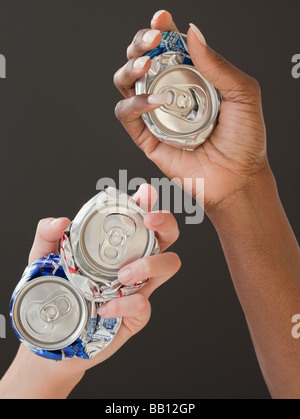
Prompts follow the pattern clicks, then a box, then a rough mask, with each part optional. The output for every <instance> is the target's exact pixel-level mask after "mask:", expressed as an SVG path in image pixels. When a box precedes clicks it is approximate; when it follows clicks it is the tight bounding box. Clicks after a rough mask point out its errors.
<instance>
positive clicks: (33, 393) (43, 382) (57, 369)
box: [0, 345, 85, 399]
mask: <svg viewBox="0 0 300 419" xmlns="http://www.w3.org/2000/svg"><path fill="white" fill-rule="evenodd" d="M71 364H72V360H70V361H66V362H55V361H52V360H48V359H45V358H41V357H39V356H37V355H35V354H34V353H33V352H31V351H30V350H29V349H27V348H26V347H25V346H24V345H21V346H20V349H19V351H18V354H17V356H16V358H15V359H14V361H13V363H12V365H11V367H10V368H9V370H8V371H7V373H6V374H5V376H4V377H3V379H2V380H1V382H0V398H9V399H19V398H21V399H22V398H23V399H40V398H42V399H44V398H46V399H47V398H50V399H52V398H53V399H55V398H59V399H61V398H66V397H67V396H68V395H69V393H70V392H71V391H72V390H73V388H74V387H75V386H76V385H77V384H78V383H79V381H80V380H81V379H82V378H83V376H84V373H85V371H83V370H82V368H78V367H77V366H75V368H73V365H71Z"/></svg>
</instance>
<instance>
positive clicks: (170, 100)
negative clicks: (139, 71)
mask: <svg viewBox="0 0 300 419" xmlns="http://www.w3.org/2000/svg"><path fill="white" fill-rule="evenodd" d="M158 59H161V57H158ZM152 65H153V64H152ZM147 93H149V94H155V93H160V94H165V95H166V97H167V102H166V104H164V105H163V106H161V107H160V108H158V109H156V110H154V111H151V112H149V114H150V116H151V119H152V121H153V123H154V124H155V125H156V126H157V127H158V128H159V129H160V130H161V131H162V132H163V133H165V134H167V135H170V136H172V135H173V136H175V137H176V136H180V137H182V136H189V135H192V134H196V133H197V132H199V131H201V130H205V129H206V128H207V127H208V126H209V125H210V124H211V123H212V122H213V121H214V119H215V118H216V115H217V113H218V97H217V92H216V90H215V89H214V88H213V86H212V85H211V84H210V83H208V82H207V81H206V80H205V79H204V78H203V77H202V76H201V74H200V73H199V72H198V70H197V69H196V68H195V67H192V66H187V65H176V66H173V67H169V68H167V69H166V70H165V71H163V72H162V73H161V74H160V75H158V76H157V77H156V78H155V79H154V80H153V82H152V83H151V85H150V86H149V89H148V92H147Z"/></svg>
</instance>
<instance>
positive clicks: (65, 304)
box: [40, 295, 72, 323]
mask: <svg viewBox="0 0 300 419" xmlns="http://www.w3.org/2000/svg"><path fill="white" fill-rule="evenodd" d="M71 309H72V305H71V302H70V301H69V300H68V298H67V297H66V296H64V295H58V296H56V297H54V298H52V299H51V300H49V301H47V302H45V303H44V304H43V305H42V306H41V308H40V316H41V319H42V320H43V321H44V322H46V323H53V322H56V321H57V320H61V319H63V318H64V317H66V316H67V315H68V314H69V313H70V311H71Z"/></svg>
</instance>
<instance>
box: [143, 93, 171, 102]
mask: <svg viewBox="0 0 300 419" xmlns="http://www.w3.org/2000/svg"><path fill="white" fill-rule="evenodd" d="M167 101H168V96H167V95H165V94H162V93H155V94H154V95H150V96H149V97H148V103H149V104H150V105H165V104H166V103H167Z"/></svg>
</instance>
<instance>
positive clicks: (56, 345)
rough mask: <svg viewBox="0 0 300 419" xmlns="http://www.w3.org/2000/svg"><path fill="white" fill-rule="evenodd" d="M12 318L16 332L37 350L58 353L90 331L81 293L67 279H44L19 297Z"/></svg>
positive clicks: (39, 279) (31, 285)
mask: <svg viewBox="0 0 300 419" xmlns="http://www.w3.org/2000/svg"><path fill="white" fill-rule="evenodd" d="M12 315H13V319H14V324H15V328H16V330H17V332H18V333H19V335H20V336H21V338H22V339H24V341H25V342H26V343H27V344H29V345H33V346H34V347H37V348H40V349H44V350H49V351H55V350H60V349H63V348H65V347H67V346H68V345H70V344H72V343H74V342H75V341H76V339H78V338H79V336H82V334H83V333H84V332H85V330H86V331H87V323H88V319H89V313H88V308H87V304H86V301H85V300H84V298H83V297H82V295H81V294H80V292H79V291H78V290H76V289H74V287H73V286H72V285H71V284H70V283H69V281H67V280H66V279H62V278H60V277H54V276H42V277H40V278H36V279H34V280H32V281H29V282H27V283H26V284H25V285H24V286H23V287H22V288H21V290H20V291H19V293H18V294H17V296H16V298H15V301H14V304H13V308H12Z"/></svg>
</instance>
